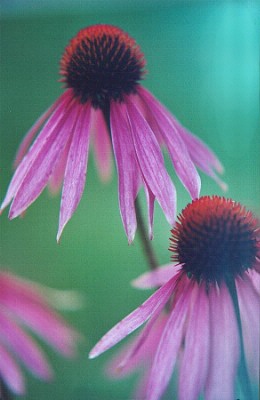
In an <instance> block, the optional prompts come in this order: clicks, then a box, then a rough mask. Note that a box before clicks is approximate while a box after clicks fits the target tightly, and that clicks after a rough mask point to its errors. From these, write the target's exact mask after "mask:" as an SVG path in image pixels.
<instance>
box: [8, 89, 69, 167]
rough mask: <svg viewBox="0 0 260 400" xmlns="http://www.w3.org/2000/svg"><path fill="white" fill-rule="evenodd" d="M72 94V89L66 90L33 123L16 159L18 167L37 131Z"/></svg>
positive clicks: (15, 164) (15, 163)
mask: <svg viewBox="0 0 260 400" xmlns="http://www.w3.org/2000/svg"><path fill="white" fill-rule="evenodd" d="M68 95H69V96H70V90H68V91H66V92H64V93H63V94H62V95H61V96H60V97H59V98H58V99H57V100H56V101H55V102H54V103H53V104H52V105H51V107H49V108H48V110H46V111H45V112H44V113H43V114H42V115H41V116H40V117H39V118H38V119H37V121H36V122H35V123H34V124H33V126H32V127H31V129H30V130H29V132H27V134H26V135H25V137H24V139H23V141H22V143H21V144H20V146H19V148H18V150H17V153H16V157H15V161H14V166H15V167H17V166H18V164H20V162H21V160H22V159H23V157H24V156H25V154H26V152H27V150H28V148H29V146H30V144H31V143H32V141H33V139H34V137H35V135H36V133H37V132H38V131H39V129H40V127H41V126H42V124H43V123H44V122H45V121H46V120H47V118H48V117H49V116H50V115H51V113H52V112H53V111H54V110H55V109H56V108H57V107H58V106H59V105H60V104H61V103H62V102H63V100H64V99H66V98H67V97H68Z"/></svg>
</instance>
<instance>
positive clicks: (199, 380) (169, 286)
mask: <svg viewBox="0 0 260 400" xmlns="http://www.w3.org/2000/svg"><path fill="white" fill-rule="evenodd" d="M172 233H173V237H172V238H171V241H172V245H171V247H170V249H171V250H172V251H173V252H174V257H173V258H174V260H175V261H177V262H178V264H177V265H167V266H165V267H162V268H159V269H157V270H155V271H153V272H149V273H146V274H144V275H143V276H141V277H139V278H138V279H137V280H136V281H135V282H134V285H135V286H137V287H141V288H144V287H147V288H148V287H158V286H161V287H160V288H159V289H158V290H157V291H156V292H155V293H154V294H153V295H152V296H151V297H149V298H148V299H147V300H146V301H145V302H144V303H143V304H142V305H141V306H140V307H139V308H137V309H136V310H135V311H133V312H132V313H131V314H129V315H128V316H127V317H125V318H124V319H123V320H122V321H121V322H119V323H118V324H117V325H116V326H115V327H114V328H112V329H111V330H110V331H109V332H108V333H107V334H106V335H105V336H104V337H103V338H102V339H101V340H100V341H99V342H98V343H97V345H96V346H95V347H94V348H93V350H92V351H91V352H90V357H91V358H93V357H96V356H98V355H99V354H101V353H102V352H104V351H105V350H107V349H109V348H110V347H112V346H114V345H115V344H116V343H118V342H119V341H120V340H121V339H123V338H124V337H125V336H127V335H128V334H130V333H131V332H133V331H134V330H135V329H137V328H138V327H139V326H141V325H142V324H143V323H145V322H146V321H148V322H147V323H146V326H145V327H144V328H143V330H142V331H141V333H140V334H139V336H138V337H137V338H136V340H135V342H134V344H132V345H131V347H130V350H129V348H128V347H127V348H126V349H125V351H122V352H121V355H120V362H119V371H120V374H122V372H123V371H124V370H125V371H126V373H128V370H129V372H131V371H132V370H133V363H134V360H137V362H136V368H138V366H140V365H141V364H142V363H145V362H146V364H145V365H146V374H145V378H144V380H143V381H142V384H141V387H142V388H143V389H144V390H143V396H142V397H141V398H144V399H147V400H148V399H149V400H157V399H159V398H161V396H162V395H163V393H164V392H165V390H166V388H167V386H168V383H169V381H170V379H171V376H172V373H173V371H174V369H175V367H176V365H178V370H179V371H178V374H179V378H178V399H179V400H197V399H198V398H199V396H200V395H202V394H203V395H204V397H205V399H206V400H216V399H222V400H233V399H235V398H236V397H235V393H234V391H235V381H236V377H237V376H238V377H239V380H240V383H241V385H242V386H243V385H244V383H243V380H244V379H246V378H245V376H244V373H245V372H248V375H249V380H250V379H252V380H254V379H257V377H258V373H259V371H258V369H259V342H258V340H259V299H260V298H259V283H260V275H259V273H258V272H257V271H259V263H260V227H259V221H258V220H257V219H256V218H254V216H253V215H252V213H251V212H249V211H246V210H245V208H244V207H242V206H241V205H240V204H239V203H236V202H234V201H233V200H230V199H224V198H221V197H217V196H213V197H209V196H206V197H201V198H199V199H196V200H194V201H193V202H192V203H191V204H189V205H188V206H187V207H186V208H185V209H184V210H183V212H182V214H181V215H180V217H179V221H178V223H177V224H176V226H175V227H174V228H173V230H172ZM232 284H233V289H234V290H232ZM236 300H237V302H236ZM165 315H166V317H165ZM162 317H163V318H166V320H164V322H163V326H162V325H161V327H162V329H161V332H160V334H159V335H158V321H160V319H161V318H162ZM145 343H146V345H145ZM147 343H148V344H149V343H153V351H152V352H150V353H149V355H147V354H145V351H142V350H145V346H147ZM140 354H141V357H140ZM147 359H149V360H148V362H147ZM129 366H130V368H129ZM113 368H114V367H113ZM114 371H115V372H116V370H115V368H114ZM241 371H242V374H241ZM247 383H248V382H247ZM244 386H245V385H244ZM246 390H248V393H246V394H245V398H246V399H249V398H252V397H250V396H251V394H250V391H251V389H250V384H249V386H246Z"/></svg>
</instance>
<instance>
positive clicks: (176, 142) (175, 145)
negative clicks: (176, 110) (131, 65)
mask: <svg viewBox="0 0 260 400" xmlns="http://www.w3.org/2000/svg"><path fill="white" fill-rule="evenodd" d="M138 93H139V94H140V96H141V98H142V99H143V100H144V101H145V102H146V106H147V109H148V110H149V111H150V118H149V119H151V120H152V119H156V121H157V124H158V126H159V128H160V131H161V136H162V138H163V141H164V143H165V145H166V147H167V149H168V151H169V154H170V157H171V160H172V162H173V165H174V168H175V171H176V173H177V175H178V177H179V178H180V180H181V182H182V183H183V185H184V187H185V188H186V189H187V190H188V192H189V193H190V195H191V197H192V198H197V197H198V196H199V193H200V186H201V182H200V177H199V174H198V172H197V170H196V168H195V166H194V164H193V162H192V160H191V157H190V154H189V152H188V150H187V147H186V145H185V143H184V141H183V139H182V137H181V135H180V132H179V129H177V128H176V126H174V124H173V123H172V120H171V119H170V118H169V116H168V114H169V112H168V111H167V110H166V109H165V108H164V107H163V105H162V104H161V103H160V102H159V101H158V100H156V99H155V97H154V96H152V94H151V93H150V92H149V91H148V90H146V89H144V88H143V87H139V88H138Z"/></svg>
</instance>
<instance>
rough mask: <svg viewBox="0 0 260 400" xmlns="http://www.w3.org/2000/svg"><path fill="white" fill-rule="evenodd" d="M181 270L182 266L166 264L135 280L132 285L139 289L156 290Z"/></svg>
mask: <svg viewBox="0 0 260 400" xmlns="http://www.w3.org/2000/svg"><path fill="white" fill-rule="evenodd" d="M180 270H181V266H179V265H173V264H172V263H171V264H166V265H163V266H161V267H160V268H157V269H155V270H154V271H149V272H145V273H144V274H142V275H140V276H139V277H138V278H136V279H134V280H133V281H132V282H131V284H132V285H133V286H134V287H136V288H138V289H154V288H157V287H158V286H162V285H164V284H165V283H166V282H168V281H169V279H171V278H173V277H174V276H176V275H177V274H178V273H179V271H180Z"/></svg>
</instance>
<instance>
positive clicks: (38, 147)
mask: <svg viewBox="0 0 260 400" xmlns="http://www.w3.org/2000/svg"><path fill="white" fill-rule="evenodd" d="M70 102H71V98H70V97H69V95H67V96H66V97H65V98H64V99H63V100H62V102H61V103H60V104H59V106H58V107H57V108H56V110H55V111H54V112H53V114H52V115H51V117H50V118H49V119H48V121H47V122H46V124H45V125H44V127H43V129H42V130H41V132H40V133H39V135H38V137H37V138H36V140H35V142H34V143H33V145H32V146H31V147H30V149H29V151H28V153H27V154H26V156H25V157H24V158H23V160H22V162H21V163H20V164H19V165H18V167H17V169H16V171H15V174H14V176H13V178H12V180H11V183H10V185H9V188H8V191H7V194H6V197H5V199H4V201H3V203H2V205H1V210H3V209H4V208H5V207H6V206H7V205H8V204H9V203H10V201H11V200H12V198H13V197H14V196H15V195H16V193H17V191H18V189H19V187H20V186H21V184H22V182H23V180H24V178H25V176H26V174H27V172H28V171H29V170H30V168H31V166H32V164H33V162H34V161H35V159H37V157H38V154H39V153H40V152H41V151H42V149H43V148H44V147H46V143H47V144H48V145H49V143H51V142H52V141H53V138H55V136H56V135H57V132H59V126H60V125H61V124H62V123H63V121H64V119H65V118H66V114H67V111H68V107H69V104H70Z"/></svg>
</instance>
